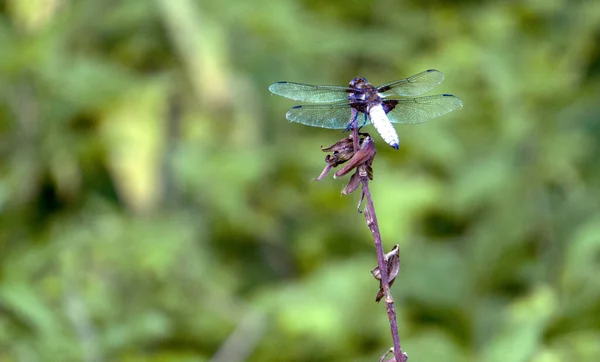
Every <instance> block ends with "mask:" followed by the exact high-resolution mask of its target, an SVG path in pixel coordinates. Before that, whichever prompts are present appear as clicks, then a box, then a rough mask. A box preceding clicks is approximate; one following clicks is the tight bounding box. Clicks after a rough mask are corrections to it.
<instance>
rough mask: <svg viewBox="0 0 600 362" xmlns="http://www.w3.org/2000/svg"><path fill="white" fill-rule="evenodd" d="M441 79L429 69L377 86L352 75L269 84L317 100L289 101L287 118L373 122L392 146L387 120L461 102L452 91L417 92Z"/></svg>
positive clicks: (427, 115)
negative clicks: (345, 81) (344, 79)
mask: <svg viewBox="0 0 600 362" xmlns="http://www.w3.org/2000/svg"><path fill="white" fill-rule="evenodd" d="M443 80H444V74H442V72H440V71H439V70H435V69H429V70H426V71H424V72H421V73H419V74H415V75H413V76H412V77H408V78H405V79H400V80H396V81H393V82H388V83H384V84H382V85H380V86H378V87H375V86H373V85H372V84H371V83H369V81H367V80H366V79H365V78H362V77H357V78H354V79H352V81H350V84H349V85H348V86H338V85H310V84H302V83H293V82H276V83H273V84H271V86H269V90H270V91H271V92H272V93H274V94H277V95H279V96H282V97H285V98H289V99H293V100H296V101H301V102H308V103H317V104H307V105H298V106H294V107H292V108H291V109H290V110H289V111H288V112H287V113H286V115H285V117H286V118H287V119H288V120H290V121H292V122H297V123H301V124H304V125H307V126H313V127H322V128H330V129H345V130H351V129H353V128H360V127H363V126H366V125H368V124H373V126H375V129H376V130H377V132H378V133H379V134H380V135H381V138H383V140H384V141H385V142H386V143H388V144H389V145H390V146H392V147H393V148H394V149H396V150H397V149H398V148H399V146H400V140H399V138H398V134H397V133H396V130H395V129H394V126H393V125H392V123H398V124H414V123H422V122H426V121H428V120H430V119H433V118H437V117H440V116H443V115H445V114H447V113H450V112H452V111H454V110H455V109H459V108H462V105H463V104H462V101H461V100H460V99H459V98H458V97H456V96H453V95H452V94H436V95H432V96H424V97H417V96H419V95H421V94H424V93H427V92H429V91H430V90H432V89H433V88H435V87H437V86H438V85H439V84H440V83H441V82H442V81H443ZM361 114H362V115H364V118H363V119H362V120H360V119H359V116H360V115H361Z"/></svg>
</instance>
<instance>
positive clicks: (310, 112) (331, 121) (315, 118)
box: [285, 103, 370, 129]
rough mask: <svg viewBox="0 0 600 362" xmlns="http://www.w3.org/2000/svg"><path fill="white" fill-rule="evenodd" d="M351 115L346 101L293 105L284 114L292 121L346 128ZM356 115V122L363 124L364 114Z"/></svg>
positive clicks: (309, 124) (316, 125)
mask: <svg viewBox="0 0 600 362" xmlns="http://www.w3.org/2000/svg"><path fill="white" fill-rule="evenodd" d="M351 116H352V108H351V107H350V105H349V104H348V103H336V104H313V105H304V106H295V107H293V108H292V109H290V110H289V111H288V112H287V113H286V115H285V117H286V118H287V119H289V120H290V121H292V122H298V123H302V124H305V125H307V126H313V127H322V128H333V129H345V128H347V126H348V123H349V122H350V117H351ZM358 117H360V118H359V119H358V122H359V123H360V124H361V125H363V124H365V120H364V114H362V113H361V114H359V115H358ZM368 123H370V122H369V121H368V120H367V122H366V124H368Z"/></svg>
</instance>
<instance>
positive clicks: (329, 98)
mask: <svg viewBox="0 0 600 362" xmlns="http://www.w3.org/2000/svg"><path fill="white" fill-rule="evenodd" d="M269 90H270V91H271V92H272V93H275V94H277V95H278V96H282V97H286V98H289V99H294V100H297V101H302V102H311V103H332V102H340V101H343V100H347V99H348V92H349V89H348V87H343V86H337V85H310V84H301V83H291V82H277V83H273V84H271V86H269Z"/></svg>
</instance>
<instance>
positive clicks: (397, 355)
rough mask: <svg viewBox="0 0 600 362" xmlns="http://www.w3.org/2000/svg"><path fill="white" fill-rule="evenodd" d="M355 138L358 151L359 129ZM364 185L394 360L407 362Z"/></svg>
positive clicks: (370, 201) (372, 209)
mask: <svg viewBox="0 0 600 362" xmlns="http://www.w3.org/2000/svg"><path fill="white" fill-rule="evenodd" d="M352 135H353V138H354V145H355V148H354V149H355V150H356V149H358V147H357V145H358V129H357V128H354V129H353V130H352ZM361 183H362V196H363V197H364V198H365V199H366V200H367V203H366V205H365V209H364V214H365V220H366V222H367V226H368V227H369V230H371V233H372V234H373V240H374V242H375V251H376V253H377V264H378V266H379V270H380V271H381V286H382V288H383V293H384V296H385V297H384V298H385V305H386V309H387V315H388V319H389V321H390V330H391V333H392V340H393V344H394V359H395V361H396V362H406V361H407V360H408V356H407V355H406V354H405V353H404V352H402V347H401V345H400V335H399V333H398V323H397V322H396V307H395V306H394V299H393V298H392V295H391V294H390V284H389V274H388V270H387V262H386V261H385V257H384V252H383V244H382V242H381V234H380V233H379V224H378V223H377V215H376V214H375V206H374V205H373V199H372V198H371V192H370V191H369V178H368V177H367V176H364V177H361Z"/></svg>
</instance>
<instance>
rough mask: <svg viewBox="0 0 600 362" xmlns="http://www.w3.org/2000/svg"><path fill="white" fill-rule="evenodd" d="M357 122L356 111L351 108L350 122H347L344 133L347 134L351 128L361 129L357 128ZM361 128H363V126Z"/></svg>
mask: <svg viewBox="0 0 600 362" xmlns="http://www.w3.org/2000/svg"><path fill="white" fill-rule="evenodd" d="M366 116H367V115H366V114H365V117H366ZM357 120H358V111H357V110H356V109H354V108H352V115H351V119H350V122H348V126H346V129H345V130H344V132H348V131H350V130H352V129H353V128H360V127H362V126H360V127H358V122H357ZM365 122H366V121H365ZM363 126H364V124H363Z"/></svg>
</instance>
